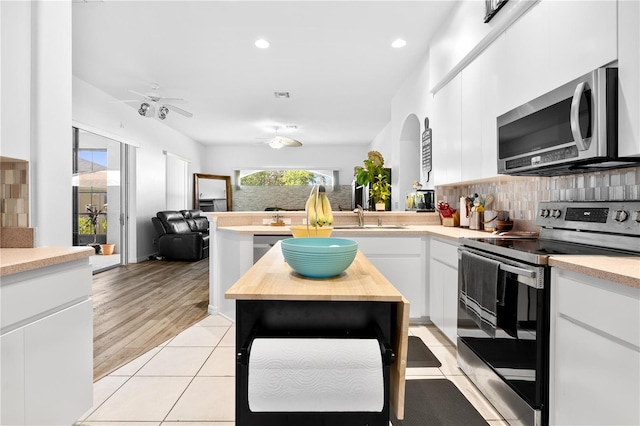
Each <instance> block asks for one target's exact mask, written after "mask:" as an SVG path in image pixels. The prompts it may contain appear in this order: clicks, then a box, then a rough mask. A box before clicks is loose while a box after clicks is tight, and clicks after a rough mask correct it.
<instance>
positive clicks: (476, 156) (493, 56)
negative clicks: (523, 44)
mask: <svg viewBox="0 0 640 426" xmlns="http://www.w3.org/2000/svg"><path fill="white" fill-rule="evenodd" d="M504 54H505V37H504V36H500V37H499V38H498V39H497V40H496V41H494V43H493V44H492V45H491V46H489V47H488V48H487V49H486V50H485V51H484V52H482V53H481V54H480V55H479V56H478V57H477V58H476V60H475V61H473V62H472V63H471V64H469V66H467V67H466V68H465V69H464V70H462V72H461V93H462V101H461V127H462V130H461V139H462V151H461V158H462V170H461V176H462V180H463V181H466V180H473V179H481V178H485V177H489V176H496V175H497V174H498V170H497V162H496V158H497V152H498V150H497V126H496V118H497V116H498V115H499V112H500V111H501V109H502V108H503V107H502V104H501V101H500V99H502V98H503V97H504V94H505V93H506V91H505V90H504V88H503V82H504V81H505V80H506V76H507V70H506V69H505V68H502V67H496V64H498V63H500V60H501V58H502V57H503V55H504Z"/></svg>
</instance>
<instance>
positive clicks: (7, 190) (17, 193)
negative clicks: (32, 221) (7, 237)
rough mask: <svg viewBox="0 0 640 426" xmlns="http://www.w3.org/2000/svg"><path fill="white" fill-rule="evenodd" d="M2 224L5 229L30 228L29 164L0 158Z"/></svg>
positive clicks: (0, 220) (0, 213)
mask: <svg viewBox="0 0 640 426" xmlns="http://www.w3.org/2000/svg"><path fill="white" fill-rule="evenodd" d="M0 195H1V197H2V198H1V202H0V223H1V225H2V227H3V228H14V227H20V228H26V227H28V226H29V163H28V162H26V161H23V160H15V159H12V158H7V157H1V158H0Z"/></svg>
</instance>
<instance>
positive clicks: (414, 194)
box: [405, 189, 436, 212]
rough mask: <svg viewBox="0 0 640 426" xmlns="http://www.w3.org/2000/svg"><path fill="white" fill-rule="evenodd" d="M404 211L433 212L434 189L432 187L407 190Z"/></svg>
mask: <svg viewBox="0 0 640 426" xmlns="http://www.w3.org/2000/svg"><path fill="white" fill-rule="evenodd" d="M405 199H406V205H405V210H406V211H415V212H435V211H436V204H435V191H434V190H433V189H418V190H416V191H411V192H407V194H406V197H405Z"/></svg>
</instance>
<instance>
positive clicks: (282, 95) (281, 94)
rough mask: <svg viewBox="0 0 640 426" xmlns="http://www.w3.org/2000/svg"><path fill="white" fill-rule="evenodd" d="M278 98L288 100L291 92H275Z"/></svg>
mask: <svg viewBox="0 0 640 426" xmlns="http://www.w3.org/2000/svg"><path fill="white" fill-rule="evenodd" d="M273 94H274V95H275V97H276V98H288V97H289V92H273Z"/></svg>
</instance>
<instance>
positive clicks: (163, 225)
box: [151, 209, 209, 261]
mask: <svg viewBox="0 0 640 426" xmlns="http://www.w3.org/2000/svg"><path fill="white" fill-rule="evenodd" d="M201 213H202V211H201V210H197V209H195V210H182V211H179V212H178V211H171V210H168V211H161V212H158V213H157V214H156V217H152V218H151V221H152V222H153V226H154V227H155V229H156V232H157V234H158V254H159V255H160V256H162V257H165V258H167V259H172V260H188V261H196V260H201V259H204V258H206V257H209V220H208V219H207V218H206V217H204V216H201Z"/></svg>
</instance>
